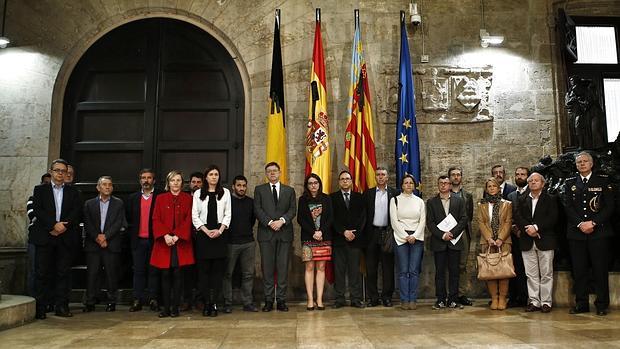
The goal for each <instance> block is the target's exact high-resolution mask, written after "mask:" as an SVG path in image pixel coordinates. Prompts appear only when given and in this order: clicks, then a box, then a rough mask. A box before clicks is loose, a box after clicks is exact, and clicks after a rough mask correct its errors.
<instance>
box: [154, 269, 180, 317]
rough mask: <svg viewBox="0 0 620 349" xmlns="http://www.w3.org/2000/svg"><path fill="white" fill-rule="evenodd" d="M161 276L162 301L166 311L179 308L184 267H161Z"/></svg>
mask: <svg viewBox="0 0 620 349" xmlns="http://www.w3.org/2000/svg"><path fill="white" fill-rule="evenodd" d="M159 270H160V276H161V301H162V303H163V305H164V311H166V310H167V311H170V310H171V309H177V308H178V307H179V303H180V301H181V272H182V270H183V268H181V267H173V268H167V269H159Z"/></svg>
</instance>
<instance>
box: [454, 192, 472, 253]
mask: <svg viewBox="0 0 620 349" xmlns="http://www.w3.org/2000/svg"><path fill="white" fill-rule="evenodd" d="M453 193H454V192H453ZM456 194H457V195H459V196H460V195H461V194H462V195H463V197H462V199H463V200H464V201H465V214H466V215H467V228H466V229H465V233H467V237H468V238H469V241H471V238H472V234H473V230H472V227H471V221H472V219H474V197H473V195H472V194H471V193H470V192H468V191H465V189H463V188H461V191H460V192H459V193H456Z"/></svg>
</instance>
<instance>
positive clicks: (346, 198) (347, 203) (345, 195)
mask: <svg viewBox="0 0 620 349" xmlns="http://www.w3.org/2000/svg"><path fill="white" fill-rule="evenodd" d="M343 194H344V204H345V205H347V208H349V193H343Z"/></svg>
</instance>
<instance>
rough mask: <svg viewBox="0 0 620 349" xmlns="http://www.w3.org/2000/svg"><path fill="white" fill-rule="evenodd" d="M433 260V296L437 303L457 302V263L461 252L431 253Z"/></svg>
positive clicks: (446, 250)
mask: <svg viewBox="0 0 620 349" xmlns="http://www.w3.org/2000/svg"><path fill="white" fill-rule="evenodd" d="M433 256H434V258H435V296H437V301H444V300H446V299H447V300H448V304H450V302H457V299H458V296H459V272H460V271H459V263H460V260H461V251H459V250H451V249H449V248H447V249H445V250H444V251H435V252H433ZM446 270H447V271H448V292H446Z"/></svg>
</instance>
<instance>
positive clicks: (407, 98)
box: [395, 11, 421, 184]
mask: <svg viewBox="0 0 620 349" xmlns="http://www.w3.org/2000/svg"><path fill="white" fill-rule="evenodd" d="M405 23H406V22H405V12H404V11H401V12H400V69H399V75H400V77H399V82H398V86H399V94H398V118H397V120H396V154H395V157H396V180H397V183H399V184H400V182H401V179H402V178H403V176H404V175H405V174H410V175H412V176H413V177H414V178H415V180H416V181H417V182H418V183H420V182H421V179H420V147H419V140H418V126H417V123H416V119H415V94H414V87H413V75H412V72H411V59H410V57H409V44H408V43H407V28H406V26H405Z"/></svg>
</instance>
